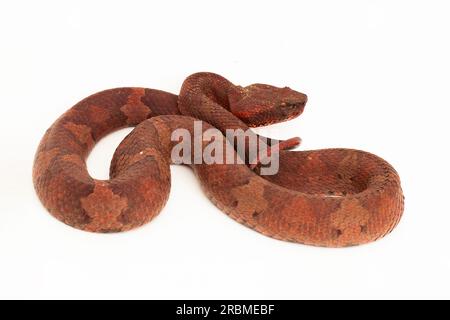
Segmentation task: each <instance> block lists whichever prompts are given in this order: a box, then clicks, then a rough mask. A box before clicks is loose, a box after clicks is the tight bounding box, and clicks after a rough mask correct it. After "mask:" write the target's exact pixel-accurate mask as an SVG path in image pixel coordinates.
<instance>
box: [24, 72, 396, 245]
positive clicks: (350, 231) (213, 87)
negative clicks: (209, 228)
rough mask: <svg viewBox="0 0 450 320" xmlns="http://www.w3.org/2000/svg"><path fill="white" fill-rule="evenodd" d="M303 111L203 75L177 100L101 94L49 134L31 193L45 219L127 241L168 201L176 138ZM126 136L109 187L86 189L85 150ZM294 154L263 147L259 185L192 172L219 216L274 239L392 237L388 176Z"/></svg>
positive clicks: (208, 167)
mask: <svg viewBox="0 0 450 320" xmlns="http://www.w3.org/2000/svg"><path fill="white" fill-rule="evenodd" d="M306 101H307V97H306V95H304V94H302V93H299V92H296V91H294V90H292V89H290V88H288V87H285V88H278V87H274V86H269V85H264V84H253V85H250V86H247V87H241V86H237V85H234V84H232V83H231V82H230V81H228V80H227V79H225V78H223V77H221V76H219V75H217V74H213V73H206V72H203V73H196V74H193V75H191V76H189V77H188V78H187V79H186V80H185V81H184V83H183V85H182V88H181V91H180V94H179V95H178V96H177V95H174V94H171V93H168V92H164V91H159V90H154V89H146V88H117V89H110V90H106V91H102V92H99V93H96V94H94V95H92V96H90V97H87V98H85V99H84V100H82V101H80V102H79V103H77V104H76V105H75V106H73V107H72V108H71V109H69V110H68V111H67V112H65V113H64V114H63V115H62V116H61V117H60V118H59V119H58V120H56V121H55V122H54V123H53V125H52V126H51V127H50V128H49V129H48V130H47V132H46V133H45V135H44V137H43V138H42V140H41V142H40V145H39V147H38V150H37V153H36V157H35V161H34V167H33V182H34V186H35V189H36V191H37V194H38V196H39V198H40V200H41V202H42V203H43V204H44V206H45V207H46V208H47V209H48V211H49V212H50V213H51V214H52V215H53V216H55V217H56V218H57V219H59V220H61V221H62V222H64V223H66V224H68V225H70V226H72V227H75V228H78V229H81V230H86V231H91V232H120V231H126V230H130V229H133V228H136V227H138V226H141V225H143V224H144V223H147V222H149V221H150V220H151V219H153V218H154V217H155V216H156V215H157V214H158V213H159V212H160V211H161V210H162V208H163V207H164V205H165V203H166V201H167V199H168V195H169V189H170V165H171V163H172V161H171V150H172V148H173V147H174V146H175V144H176V141H172V139H171V133H172V132H173V131H174V130H176V129H180V128H182V129H184V130H188V132H190V133H191V134H195V132H194V131H195V130H194V122H195V120H196V119H200V120H202V121H203V123H202V124H203V129H202V130H203V131H205V130H208V129H210V128H217V129H219V130H220V131H221V132H222V133H225V131H226V130H227V129H243V130H246V129H248V128H249V127H256V126H263V125H267V124H271V123H276V122H281V121H285V120H289V119H292V118H294V117H296V116H298V115H300V114H301V113H302V112H303V109H304V107H305V103H306ZM127 126H136V128H134V130H133V131H132V132H131V133H130V134H129V135H128V136H127V137H126V138H125V139H124V140H123V141H122V142H121V143H120V145H119V146H118V148H117V150H116V151H115V154H114V156H113V159H112V161H111V167H110V179H109V180H96V179H94V178H92V177H91V176H90V175H89V173H88V171H87V167H86V158H87V156H88V154H89V152H90V150H91V149H92V148H93V146H94V145H95V143H96V142H97V141H98V140H99V139H101V138H102V137H103V136H105V135H107V134H108V133H110V132H112V131H114V130H117V129H119V128H123V127H127ZM197 134H198V133H197ZM260 138H261V137H260V136H258V139H260ZM224 143H230V141H227V140H226V139H225V142H224ZM298 143H299V140H298V139H296V138H293V139H289V140H284V141H277V140H269V142H267V147H268V148H269V149H270V148H271V147H272V146H274V145H277V146H279V150H278V151H277V152H279V153H278V156H279V170H278V172H277V173H276V174H274V175H265V176H263V175H261V174H260V173H259V171H258V170H259V169H260V166H256V168H254V167H252V166H251V165H249V163H240V164H239V163H238V164H220V163H213V164H206V163H199V164H189V166H190V167H191V168H192V169H193V171H194V172H195V174H196V176H197V177H198V179H199V181H200V183H201V185H202V188H203V190H204V191H205V193H206V195H207V196H208V198H209V199H210V200H211V201H212V202H213V203H214V204H215V205H216V206H217V207H218V208H219V209H221V210H222V211H224V212H225V213H226V214H228V215H229V216H230V217H232V218H233V219H235V220H237V221H238V222H240V223H242V224H244V225H246V226H248V227H250V228H252V229H254V230H256V231H258V232H260V233H262V234H264V235H267V236H270V237H273V238H276V239H280V240H285V241H292V242H297V243H302V244H307V245H315V246H325V247H345V246H353V245H359V244H363V243H368V242H371V241H374V240H377V239H379V238H381V237H383V236H384V235H386V234H388V233H389V232H390V231H392V229H393V228H394V227H395V226H396V225H397V223H398V222H399V220H400V218H401V216H402V213H403V206H404V204H403V203H404V200H403V199H404V197H403V193H402V189H401V186H400V179H399V176H398V174H397V172H396V171H395V170H394V168H393V167H392V166H391V165H390V164H388V163H387V162H386V161H385V160H383V159H381V158H379V157H378V156H376V155H373V154H371V153H368V152H364V151H359V150H353V149H322V150H311V151H291V150H288V149H291V148H293V147H294V146H296V145H298ZM246 151H247V150H246ZM236 153H237V151H236ZM189 156H192V155H189ZM240 156H242V155H241V154H236V157H240Z"/></svg>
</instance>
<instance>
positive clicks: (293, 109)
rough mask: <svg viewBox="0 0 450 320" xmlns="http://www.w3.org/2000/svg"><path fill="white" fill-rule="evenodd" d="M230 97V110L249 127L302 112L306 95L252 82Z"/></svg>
mask: <svg viewBox="0 0 450 320" xmlns="http://www.w3.org/2000/svg"><path fill="white" fill-rule="evenodd" d="M237 92H238V93H237V94H234V95H232V96H231V97H230V110H231V112H232V113H233V114H234V115H235V116H237V117H238V118H239V119H241V120H242V121H244V122H245V123H246V124H247V125H248V126H250V127H259V126H265V125H269V124H273V123H278V122H283V121H287V120H290V119H293V118H295V117H298V116H299V115H300V114H302V112H303V109H304V108H305V104H306V101H307V100H308V98H307V96H306V95H305V94H303V93H301V92H297V91H295V90H292V89H291V88H288V87H284V88H279V87H274V86H270V85H266V84H259V83H257V84H252V85H250V86H247V87H244V88H243V87H239V90H238V91H237Z"/></svg>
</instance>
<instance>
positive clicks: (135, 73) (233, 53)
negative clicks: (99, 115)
mask: <svg viewBox="0 0 450 320" xmlns="http://www.w3.org/2000/svg"><path fill="white" fill-rule="evenodd" d="M449 16H450V7H449V5H448V1H361V0H358V1H308V2H303V1H246V2H244V1H229V0H228V1H223V2H222V3H219V2H216V1H160V2H156V1H155V2H153V1H120V2H118V1H2V2H1V4H0V110H1V113H0V117H1V126H0V133H1V138H0V150H1V157H0V162H1V163H0V165H1V180H0V197H1V201H0V298H158V299H164V298H193V299H196V298H210V299H213V298H236V299H238V298H255V299H258V298H269V299H270V298H280V299H281V298H287V299H300V298H450V248H449V245H450V208H449V195H448V193H449V188H450V182H449V181H450V180H449V179H450V176H449V163H450V161H449V160H450V159H449V155H448V146H449V144H448V141H447V139H446V138H448V137H449V128H448V127H449V113H448V110H449V108H450V91H449V89H450V63H449V57H450V44H449V32H450V19H449ZM197 71H212V72H216V73H220V74H222V75H224V76H225V77H227V78H229V79H230V80H231V81H233V82H234V83H236V84H241V85H248V84H250V83H254V82H262V83H269V84H273V85H279V86H284V85H288V86H290V87H292V88H295V89H297V90H299V91H302V92H305V93H307V94H308V96H309V102H308V104H307V107H306V110H305V112H304V114H303V115H302V116H301V117H300V118H299V119H296V120H294V121H291V122H290V123H285V124H280V125H276V126H272V127H270V128H264V129H262V130H259V131H260V132H263V133H265V134H266V135H270V136H272V137H279V138H287V137H291V136H295V135H299V136H301V137H302V138H303V141H304V143H303V146H302V147H301V148H300V149H317V148H325V147H349V148H359V149H364V150H368V151H371V152H373V153H376V154H378V155H380V156H382V157H384V158H385V159H386V160H388V161H389V162H391V164H392V165H394V167H395V168H396V169H397V170H398V172H399V174H400V176H401V178H402V184H403V188H404V192H405V196H406V210H405V214H404V218H403V219H402V221H401V223H400V225H399V226H398V227H397V228H396V229H395V230H394V232H393V233H392V234H391V235H389V236H387V237H386V238H384V239H382V240H380V241H378V242H376V243H373V244H369V245H365V246H361V247H356V248H349V249H321V248H314V247H308V246H303V245H299V244H291V243H285V242H281V241H277V240H273V239H270V238H267V237H264V236H262V235H260V234H258V233H256V232H254V231H252V230H249V229H247V228H245V227H243V226H241V225H240V224H238V223H237V222H235V221H233V220H231V219H229V218H228V217H227V216H226V215H225V214H223V213H221V212H220V211H219V210H218V209H216V208H215V207H214V206H213V205H212V204H211V203H210V202H209V200H208V199H207V198H206V197H205V195H204V194H203V193H202V191H201V189H200V188H199V184H198V182H197V181H196V178H195V177H194V175H193V174H192V172H191V171H190V170H189V169H188V168H184V167H172V183H173V186H172V191H171V195H170V200H169V202H168V204H167V206H166V207H165V208H164V209H163V211H162V212H161V214H160V215H159V216H158V217H157V218H156V219H155V220H154V221H152V222H151V223H149V224H148V225H146V226H144V227H142V228H140V229H138V230H136V231H132V232H128V233H123V234H114V235H97V234H90V233H85V232H81V231H77V230H75V229H72V228H70V227H67V226H65V225H64V224H62V223H60V222H59V221H57V220H55V219H54V218H53V217H51V216H50V215H49V214H48V213H47V212H46V210H45V209H44V208H43V207H42V206H41V204H40V202H39V200H38V199H37V197H36V195H35V193H34V189H33V186H32V181H31V168H32V162H33V156H34V152H35V150H36V147H37V145H38V143H39V140H40V138H41V136H42V135H43V133H44V131H45V129H46V128H48V127H49V126H50V125H51V123H52V122H53V121H54V120H55V119H56V118H57V117H58V116H59V115H61V114H62V113H63V112H64V111H65V110H66V109H68V108H69V107H70V106H72V105H73V104H75V103H76V102H77V101H79V100H80V99H82V98H84V97H85V96H87V95H89V94H91V93H94V92H96V91H99V90H103V89H107V88H112V87H118V86H144V87H151V88H158V89H162V90H166V91H171V92H174V93H176V92H178V90H179V88H180V86H181V84H182V82H183V79H184V78H185V77H186V76H188V75H189V74H191V73H193V72H197ZM127 132H129V130H122V131H121V132H118V133H116V134H113V135H111V136H109V137H107V138H105V139H104V140H103V141H101V142H100V143H99V145H98V146H97V147H96V148H95V149H94V151H93V153H92V155H91V156H90V158H89V161H88V165H89V170H90V172H91V173H92V174H93V175H94V177H96V178H107V173H108V167H109V161H110V158H111V156H112V154H113V151H114V148H115V146H117V144H118V143H119V142H120V140H121V139H122V138H123V137H124V136H125V134H126V133H127Z"/></svg>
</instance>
